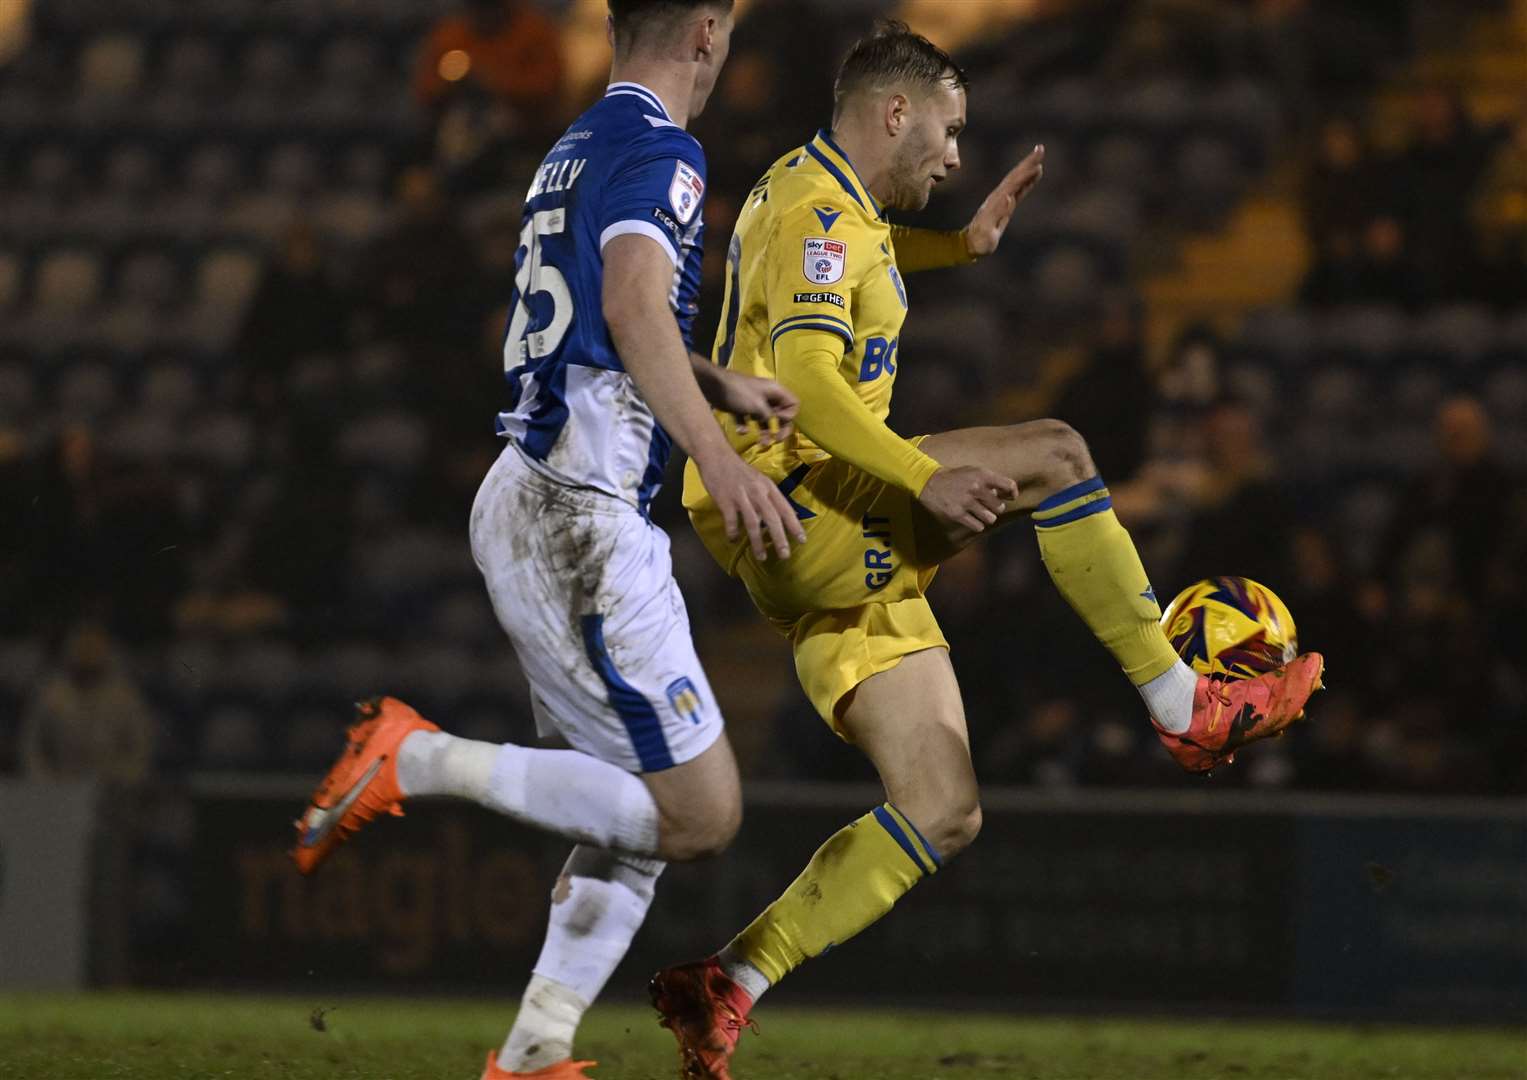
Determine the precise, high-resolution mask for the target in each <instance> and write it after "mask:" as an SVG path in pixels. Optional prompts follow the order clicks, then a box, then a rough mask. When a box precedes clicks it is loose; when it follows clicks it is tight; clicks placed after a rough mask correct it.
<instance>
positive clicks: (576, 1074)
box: [482, 1050, 599, 1080]
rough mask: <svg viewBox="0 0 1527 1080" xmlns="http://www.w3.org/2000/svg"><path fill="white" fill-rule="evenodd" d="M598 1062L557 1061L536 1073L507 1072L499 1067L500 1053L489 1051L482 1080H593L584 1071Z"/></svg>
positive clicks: (570, 1059) (569, 1059)
mask: <svg viewBox="0 0 1527 1080" xmlns="http://www.w3.org/2000/svg"><path fill="white" fill-rule="evenodd" d="M598 1064H599V1062H597V1061H574V1060H573V1059H572V1058H568V1059H567V1060H566V1061H557V1062H553V1063H552V1064H550V1065H548V1066H546V1068H544V1069H537V1070H536V1071H535V1072H528V1073H517V1072H505V1071H504V1070H503V1069H500V1068H499V1067H498V1051H497V1050H489V1051H488V1065H487V1068H485V1069H483V1071H482V1080H530V1078H532V1077H533V1078H535V1080H592V1078H591V1077H590V1076H589V1074H588V1073H586V1072H584V1071H583V1070H584V1069H592V1068H593V1067H594V1066H595V1065H598Z"/></svg>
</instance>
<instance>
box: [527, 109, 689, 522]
mask: <svg viewBox="0 0 1527 1080" xmlns="http://www.w3.org/2000/svg"><path fill="white" fill-rule="evenodd" d="M704 203H705V154H704V152H703V151H702V150H701V149H700V144H699V143H698V142H697V141H696V140H695V138H694V136H692V135H690V134H689V133H688V132H687V131H685V130H684V129H683V128H681V127H679V126H678V125H677V124H675V123H674V122H673V121H672V120H671V119H669V116H668V112H667V110H666V109H664V108H663V103H662V102H661V101H660V100H659V99H658V97H657V95H656V94H654V93H653V92H652V91H650V90H648V89H647V88H646V87H644V86H640V85H638V84H636V83H627V82H620V83H612V84H611V85H610V87H609V89H608V90H607V91H606V92H605V96H604V97H603V98H602V99H601V100H600V101H599V102H598V103H597V104H595V105H594V106H593V107H592V108H590V109H589V110H588V111H587V112H585V113H584V114H583V115H582V116H580V117H579V118H578V119H577V120H576V121H574V122H573V125H572V126H571V127H570V128H568V129H567V132H566V133H565V134H564V135H563V136H562V138H561V139H559V140H558V141H557V143H556V145H555V146H553V147H552V148H551V153H549V154H547V155H546V158H545V160H544V161H542V163H541V166H540V168H538V169H537V170H536V174H535V179H534V180H533V181H532V182H531V185H530V191H529V193H528V194H527V195H526V197H525V216H524V221H523V227H522V229H521V232H520V249H519V252H518V253H517V254H516V256H515V268H516V273H515V279H514V286H515V287H514V295H513V296H512V297H511V299H510V306H509V327H508V332H507V333H506V335H505V337H504V370H505V372H506V374H507V376H508V379H509V385H510V394H511V406H510V408H509V410H508V411H507V412H503V413H500V414H499V418H498V428H499V433H500V434H501V435H505V436H507V437H509V438H512V439H514V440H515V441H516V442H517V443H518V444H519V445H520V447H521V449H522V450H523V451H524V452H525V455H526V456H527V457H529V458H530V459H531V461H532V462H533V463H534V464H535V467H536V468H537V469H539V470H540V471H542V472H544V473H546V474H547V475H549V476H550V477H551V478H553V479H555V480H557V481H559V482H561V483H565V484H570V485H574V486H578V487H590V488H595V489H597V490H599V491H603V492H606V493H608V494H610V495H613V496H615V497H617V498H620V499H623V500H625V501H627V502H629V503H631V504H632V505H633V506H634V507H636V508H637V509H638V510H639V511H641V512H642V513H646V512H647V508H648V505H649V504H650V503H651V501H652V497H653V495H655V494H656V493H657V489H658V486H659V485H660V484H661V482H662V478H663V469H664V466H666V465H667V463H668V454H669V450H670V448H671V447H672V440H671V439H670V438H669V436H668V433H667V432H666V431H664V430H663V428H662V425H660V424H659V423H658V422H657V420H656V418H655V417H653V415H652V410H651V409H649V408H648V407H647V403H646V402H645V401H643V400H642V396H641V393H640V392H639V391H638V390H637V388H636V384H635V383H634V382H633V381H632V379H631V377H630V376H629V375H628V374H626V371H625V369H624V367H623V366H622V365H621V362H620V357H619V356H618V355H617V354H616V352H615V345H614V343H613V342H612V341H611V340H610V331H609V328H608V327H607V326H606V325H605V321H604V313H603V310H602V293H603V287H604V256H603V251H604V245H605V244H607V243H609V242H610V240H612V239H613V238H614V237H616V236H621V235H624V234H626V233H642V234H644V235H646V236H650V237H652V238H653V239H654V240H656V241H658V242H659V243H660V244H662V246H663V249H664V250H665V251H667V252H668V254H669V255H671V256H672V258H673V284H672V288H671V289H670V290H669V294H668V298H669V304H670V306H671V307H672V308H673V312H674V317H675V318H676V319H677V320H678V323H679V330H680V332H681V334H682V335H683V338H684V343H685V344H686V345H689V344H690V335H691V331H692V327H693V324H694V318H695V313H696V311H698V309H699V305H698V303H697V302H696V299H697V297H698V294H699V291H700V259H701V243H702V238H703V235H704V232H705V226H704V224H703V222H704V214H703V210H704Z"/></svg>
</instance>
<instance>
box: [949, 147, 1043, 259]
mask: <svg viewBox="0 0 1527 1080" xmlns="http://www.w3.org/2000/svg"><path fill="white" fill-rule="evenodd" d="M1044 172H1045V148H1044V147H1043V146H1042V145H1041V146H1036V147H1034V149H1033V150H1032V151H1031V152H1030V153H1029V156H1028V157H1026V158H1024V159H1023V160H1022V161H1020V162H1019V163H1018V164H1017V165H1016V166H1014V168H1013V171H1012V172H1010V173H1008V174H1007V175H1006V176H1004V177H1003V178H1002V181H1001V182H1000V183H999V184H998V185H997V186H996V187H995V188H994V189H992V193H991V194H990V195H988V196H986V201H985V202H983V203H982V204H981V207H980V209H979V210H977V211H976V213H975V216H974V217H973V218H971V219H970V224H969V225H967V226H965V242H966V243H967V244H968V245H969V247H970V253H971V254H972V255H990V254H991V253H992V252H994V251H996V250H997V245H998V244H999V243H1001V241H1002V234H1003V233H1004V232H1006V231H1007V224H1008V222H1010V221H1012V220H1013V211H1014V210H1016V209H1018V204H1019V203H1021V202H1022V201H1023V200H1024V197H1025V196H1026V195H1028V193H1029V192H1031V191H1033V190H1034V185H1035V184H1037V183H1039V178H1040V177H1041V176H1043V175H1044Z"/></svg>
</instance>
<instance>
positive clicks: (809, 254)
mask: <svg viewBox="0 0 1527 1080" xmlns="http://www.w3.org/2000/svg"><path fill="white" fill-rule="evenodd" d="M847 264H848V245H847V244H845V243H843V241H841V240H829V239H827V237H825V236H808V237H806V252H805V261H804V265H803V266H802V272H803V273H804V274H805V275H806V280H807V281H809V282H811V283H812V284H813V285H832V284H834V283H836V282H839V281H842V280H843V270H844V267H845V266H847Z"/></svg>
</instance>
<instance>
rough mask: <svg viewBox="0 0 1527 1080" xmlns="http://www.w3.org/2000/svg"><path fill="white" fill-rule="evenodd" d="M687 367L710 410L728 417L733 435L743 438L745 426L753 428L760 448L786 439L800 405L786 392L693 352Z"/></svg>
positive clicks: (774, 385)
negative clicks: (735, 427) (730, 420)
mask: <svg viewBox="0 0 1527 1080" xmlns="http://www.w3.org/2000/svg"><path fill="white" fill-rule="evenodd" d="M689 366H690V367H691V368H693V369H694V372H695V382H697V383H699V384H700V392H701V393H702V394H704V395H705V400H706V401H708V402H710V404H711V408H713V409H717V410H719V411H721V412H724V413H728V414H730V415H731V418H732V420H733V421H734V422H735V423H736V426H737V434H739V435H746V434H747V433H748V427H749V425H751V424H757V425H758V427H759V432H758V445H759V446H761V447H765V446H773V445H774V444H775V443H777V442H784V441H785V440H786V439H788V438H789V437H790V432H791V431H792V430H793V429H794V421H795V414H796V412H797V411H798V410H799V409H800V405H801V403H800V401H798V400H797V399H796V396H795V395H794V394H792V393H791V392H790V391H789V390H786V389H785V388H784V387H783V386H781V385H780V384H779V383H777V382H775V381H774V380H773V379H760V378H758V377H757V376H756V375H744V374H743V373H742V372H740V371H731V370H729V369H727V368H724V367H722V366H721V365H719V364H716V363H713V362H712V361H711V359H710V358H709V357H706V356H701V355H700V354H699V353H697V352H691V353H690V354H689Z"/></svg>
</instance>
